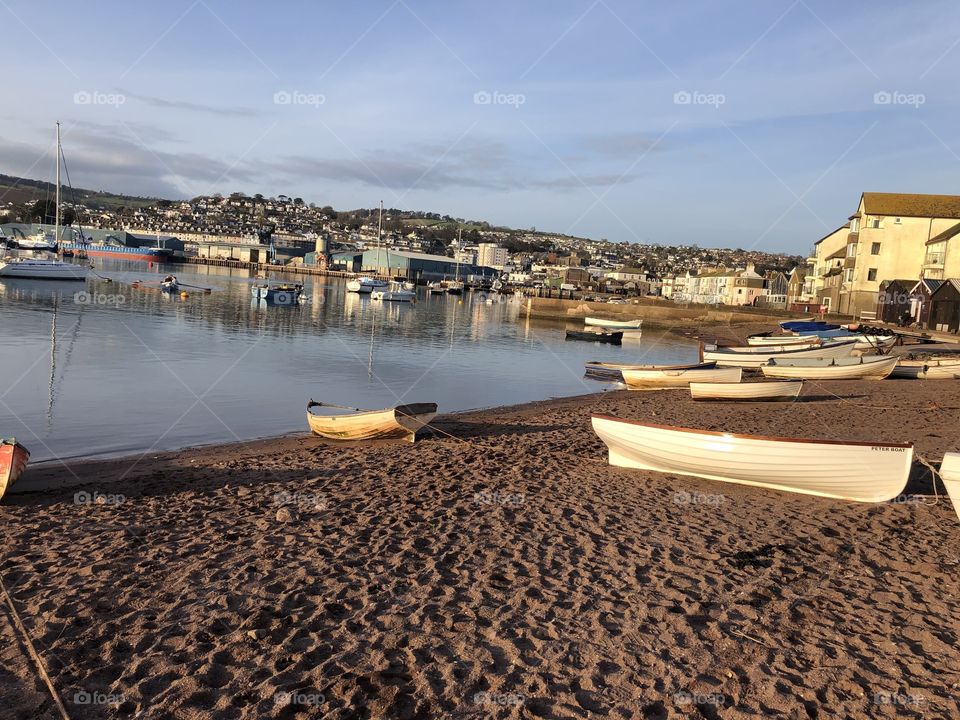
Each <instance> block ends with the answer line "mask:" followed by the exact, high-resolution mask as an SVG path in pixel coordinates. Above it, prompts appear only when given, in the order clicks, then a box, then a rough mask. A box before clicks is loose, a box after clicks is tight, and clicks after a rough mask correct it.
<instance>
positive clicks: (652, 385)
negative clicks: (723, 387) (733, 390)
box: [620, 367, 743, 390]
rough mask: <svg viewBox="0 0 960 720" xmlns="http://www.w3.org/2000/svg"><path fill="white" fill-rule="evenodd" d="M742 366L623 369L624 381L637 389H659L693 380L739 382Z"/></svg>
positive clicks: (675, 386) (678, 385)
mask: <svg viewBox="0 0 960 720" xmlns="http://www.w3.org/2000/svg"><path fill="white" fill-rule="evenodd" d="M742 372H743V371H742V370H741V369H740V368H718V367H712V368H700V367H697V368H685V369H682V370H664V369H656V370H621V371H620V374H621V375H623V381H624V382H625V383H626V384H627V386H628V387H629V388H631V389H635V390H659V389H662V388H684V387H687V386H688V385H689V384H690V383H692V382H699V383H738V382H740V378H741V376H742Z"/></svg>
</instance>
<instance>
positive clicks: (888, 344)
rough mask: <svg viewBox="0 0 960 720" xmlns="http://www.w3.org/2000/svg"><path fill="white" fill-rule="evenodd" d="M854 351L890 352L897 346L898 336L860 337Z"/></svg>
mask: <svg viewBox="0 0 960 720" xmlns="http://www.w3.org/2000/svg"><path fill="white" fill-rule="evenodd" d="M854 337H856V338H857V344H856V345H854V346H853V349H854V350H855V351H857V352H863V351H866V350H888V349H889V348H892V347H893V346H894V345H896V344H897V336H896V335H860V336H854Z"/></svg>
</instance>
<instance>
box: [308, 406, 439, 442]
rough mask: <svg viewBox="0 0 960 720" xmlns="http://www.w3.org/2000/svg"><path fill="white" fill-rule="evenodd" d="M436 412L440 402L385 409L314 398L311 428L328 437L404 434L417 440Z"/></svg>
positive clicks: (340, 438) (359, 438)
mask: <svg viewBox="0 0 960 720" xmlns="http://www.w3.org/2000/svg"><path fill="white" fill-rule="evenodd" d="M314 408H319V410H314ZM436 414H437V405H436V403H413V404H410V405H397V407H393V408H387V409H385V410H361V409H360V408H345V407H342V406H340V405H330V404H328V403H318V402H314V401H313V400H311V401H310V402H309V403H307V423H308V424H309V425H310V430H311V431H312V432H313V433H314V434H316V435H320V436H321V437H325V438H327V439H328V440H381V439H389V438H403V439H405V440H408V441H409V442H413V441H414V440H415V439H416V434H417V430H420V429H421V428H422V427H423V426H425V425H427V424H428V423H429V422H430V421H431V420H433V418H434V417H435V416H436Z"/></svg>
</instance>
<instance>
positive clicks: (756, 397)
mask: <svg viewBox="0 0 960 720" xmlns="http://www.w3.org/2000/svg"><path fill="white" fill-rule="evenodd" d="M802 388H803V382H802V381H800V382H750V383H690V397H691V398H693V399H694V400H727V401H738V402H792V401H794V400H796V399H797V396H798V395H799V394H800V390H801V389H802Z"/></svg>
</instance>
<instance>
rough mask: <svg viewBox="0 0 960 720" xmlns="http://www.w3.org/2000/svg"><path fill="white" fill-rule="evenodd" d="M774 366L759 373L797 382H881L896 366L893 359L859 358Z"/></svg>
mask: <svg viewBox="0 0 960 720" xmlns="http://www.w3.org/2000/svg"><path fill="white" fill-rule="evenodd" d="M775 362H776V363H777V364H776V365H763V366H761V367H760V371H761V372H762V373H763V374H764V376H765V377H769V378H793V379H798V380H883V379H884V378H886V377H888V376H889V375H890V373H892V372H893V369H894V368H895V367H896V366H897V358H895V357H878V358H860V360H859V361H853V362H844V361H843V359H840V363H839V364H831V363H834V362H836V361H835V360H830V361H827V360H825V361H823V363H818V362H816V361H813V360H810V361H803V360H797V361H796V362H791V361H790V360H780V361H775Z"/></svg>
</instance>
